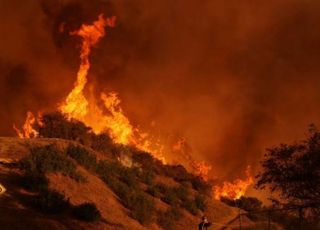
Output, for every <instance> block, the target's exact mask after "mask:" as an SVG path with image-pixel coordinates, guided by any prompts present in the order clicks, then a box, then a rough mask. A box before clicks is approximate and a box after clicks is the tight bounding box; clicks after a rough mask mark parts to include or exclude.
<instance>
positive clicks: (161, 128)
mask: <svg viewBox="0 0 320 230" xmlns="http://www.w3.org/2000/svg"><path fill="white" fill-rule="evenodd" d="M319 11H320V2H318V1H316V0H308V1H301V0H282V1H277V0H270V1H249V0H243V1H237V0H231V1H224V0H204V1H191V0H177V1H174V0H161V1H148V0H130V1H125V0H92V1H85V0H59V1H56V0H38V1H36V0H25V1H23V3H22V1H19V0H2V1H0V18H1V23H0V34H1V38H0V41H1V43H0V82H1V84H0V87H1V89H0V95H1V96H0V122H1V123H0V124H1V126H0V133H1V136H19V137H20V138H35V137H37V136H38V135H39V134H38V131H37V130H36V129H34V128H33V127H34V125H36V126H41V123H42V121H41V117H42V114H44V113H47V112H50V111H60V112H61V113H62V114H64V115H65V116H66V117H67V118H68V119H75V120H78V121H81V122H83V123H84V124H85V125H87V126H89V127H91V128H92V131H93V132H94V133H95V134H97V135H98V134H101V133H104V132H107V133H108V135H109V136H110V138H111V139H112V141H113V142H114V143H116V144H123V145H130V146H133V147H135V148H137V149H139V150H141V151H145V152H148V153H150V154H151V155H152V156H153V157H155V158H156V159H158V160H160V161H161V162H162V163H163V164H168V165H171V164H174V165H175V164H182V165H183V166H184V167H185V168H186V169H187V170H188V171H190V172H192V173H194V174H196V175H199V176H201V177H202V178H203V179H204V180H206V181H214V182H215V186H214V187H213V195H212V197H213V198H216V199H217V200H218V199H220V197H224V196H227V197H230V198H232V199H237V198H240V197H241V196H242V195H245V194H255V195H256V190H255V189H254V188H253V184H254V175H255V174H256V173H257V172H258V171H259V170H260V164H259V162H260V161H261V159H262V157H263V154H264V152H265V149H266V148H268V147H272V146H274V145H277V144H279V143H281V142H288V141H291V140H296V139H299V138H301V137H303V136H304V130H306V127H307V126H308V125H309V124H310V123H314V124H319V121H320V116H319V115H320V107H319V106H318V105H319V100H320V94H319V90H320V78H319V74H320V68H319V64H318V61H319V58H320V43H319V42H316V41H319V40H320V30H319V28H318V25H319V22H320V14H319ZM260 196H261V195H260Z"/></svg>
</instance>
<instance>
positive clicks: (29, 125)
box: [13, 111, 39, 138]
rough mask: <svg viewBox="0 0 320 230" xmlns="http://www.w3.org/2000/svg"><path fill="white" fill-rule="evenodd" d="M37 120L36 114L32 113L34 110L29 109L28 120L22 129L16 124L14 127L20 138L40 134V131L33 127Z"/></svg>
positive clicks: (33, 136)
mask: <svg viewBox="0 0 320 230" xmlns="http://www.w3.org/2000/svg"><path fill="white" fill-rule="evenodd" d="M36 122H37V120H36V118H35V116H34V115H33V114H32V112H30V111H28V112H27V118H26V121H25V122H24V125H23V126H22V130H19V129H18V128H17V127H16V126H15V125H13V129H14V130H15V131H16V133H17V135H18V136H19V137H20V138H35V137H37V136H38V135H39V133H38V131H36V130H35V129H34V128H33V126H34V125H35V124H36Z"/></svg>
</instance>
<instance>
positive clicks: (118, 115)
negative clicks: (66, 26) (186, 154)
mask: <svg viewBox="0 0 320 230" xmlns="http://www.w3.org/2000/svg"><path fill="white" fill-rule="evenodd" d="M114 24H115V17H112V18H107V19H105V18H104V17H103V16H102V15H100V16H99V19H98V20H97V21H95V22H94V23H93V24H92V25H82V27H81V28H80V29H79V30H78V31H75V32H73V33H71V34H72V35H78V36H80V37H81V38H82V46H81V53H80V59H81V64H80V68H79V71H78V75H77V81H76V83H75V86H74V88H73V90H72V91H71V93H70V94H69V95H68V97H67V99H66V101H65V102H64V103H63V104H62V105H61V106H60V107H59V109H60V111H61V112H62V113H64V114H66V115H67V117H69V118H73V119H77V120H79V121H82V122H83V123H85V124H86V125H88V126H90V127H91V128H92V129H93V131H94V132H95V133H101V132H104V131H107V132H108V133H109V135H110V137H111V138H112V139H113V141H114V142H115V143H119V144H125V145H127V144H131V145H134V146H135V147H137V148H139V149H141V150H143V151H147V152H151V153H152V154H153V155H154V156H155V157H156V158H158V159H160V160H161V161H162V162H165V159H164V157H163V156H162V152H161V148H158V146H157V148H152V147H151V145H153V146H155V143H153V144H151V141H148V140H145V137H146V135H144V134H142V132H140V131H139V130H138V129H134V128H133V126H132V125H131V124H130V121H129V119H128V118H127V117H126V116H125V115H124V113H123V111H122V108H121V107H120V102H121V101H120V99H119V98H118V95H117V93H116V92H110V93H108V94H106V93H101V95H100V99H101V101H102V102H103V105H104V109H101V108H100V107H99V106H98V103H97V102H96V99H95V98H94V97H90V98H89V100H88V99H87V98H86V96H85V95H84V92H83V91H84V89H85V86H86V84H87V75H88V71H89V68H90V62H89V55H90V51H91V48H92V46H93V45H95V44H96V43H97V42H98V41H99V40H100V39H101V38H102V37H103V36H104V35H105V27H106V26H109V27H113V26H114ZM103 111H107V112H108V113H107V114H106V113H105V112H103Z"/></svg>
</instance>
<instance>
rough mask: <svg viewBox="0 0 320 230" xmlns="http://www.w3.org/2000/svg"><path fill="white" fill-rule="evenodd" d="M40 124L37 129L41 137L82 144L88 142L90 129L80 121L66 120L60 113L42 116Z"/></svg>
mask: <svg viewBox="0 0 320 230" xmlns="http://www.w3.org/2000/svg"><path fill="white" fill-rule="evenodd" d="M41 123H42V125H41V126H39V127H38V130H39V136H41V137H48V138H62V139H67V140H74V141H78V142H80V143H82V144H88V143H89V142H90V133H91V128H89V127H87V126H86V125H85V124H84V123H82V122H80V121H77V120H74V119H71V120H69V119H67V118H66V117H65V116H64V115H63V114H62V113H60V112H53V113H47V114H44V115H43V116H42V122H41Z"/></svg>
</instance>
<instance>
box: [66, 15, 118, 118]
mask: <svg viewBox="0 0 320 230" xmlns="http://www.w3.org/2000/svg"><path fill="white" fill-rule="evenodd" d="M114 23H115V17H112V18H110V19H105V18H104V17H103V15H99V18H98V20H97V21H95V22H94V23H93V24H92V25H85V24H84V25H82V27H81V28H80V29H79V30H77V31H74V32H72V33H71V34H72V35H77V36H80V37H81V38H82V45H81V53H80V59H81V64H80V68H79V71H78V74H77V81H76V83H75V87H74V88H73V90H72V91H71V92H70V94H69V95H68V97H67V99H66V101H65V103H63V104H62V105H61V106H60V110H61V111H62V112H63V113H65V114H67V115H68V117H69V118H74V119H78V120H81V121H83V120H84V117H85V116H86V115H87V114H88V101H87V99H86V97H85V96H84V94H83V90H84V88H85V86H86V84H87V75H88V71H89V69H90V62H89V55H90V51H91V48H92V46H93V45H95V44H96V43H97V42H98V41H99V40H100V39H101V38H102V37H103V36H104V35H105V26H109V27H113V26H114Z"/></svg>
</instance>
